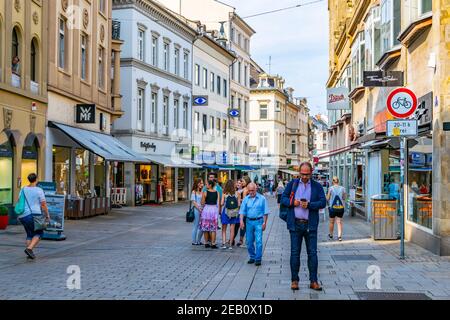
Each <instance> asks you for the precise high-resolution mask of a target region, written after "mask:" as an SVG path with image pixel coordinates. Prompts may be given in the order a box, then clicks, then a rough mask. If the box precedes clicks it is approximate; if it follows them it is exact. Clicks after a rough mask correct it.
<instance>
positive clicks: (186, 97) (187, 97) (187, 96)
mask: <svg viewBox="0 0 450 320" xmlns="http://www.w3.org/2000/svg"><path fill="white" fill-rule="evenodd" d="M183 100H184V101H189V100H191V97H190V96H189V95H188V94H184V95H183Z"/></svg>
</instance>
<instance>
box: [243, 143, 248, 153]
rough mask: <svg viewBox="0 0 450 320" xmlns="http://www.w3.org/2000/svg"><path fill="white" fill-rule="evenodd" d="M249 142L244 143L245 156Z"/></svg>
mask: <svg viewBox="0 0 450 320" xmlns="http://www.w3.org/2000/svg"><path fill="white" fill-rule="evenodd" d="M247 153H248V152H247V141H245V142H244V154H247Z"/></svg>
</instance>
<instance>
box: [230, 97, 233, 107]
mask: <svg viewBox="0 0 450 320" xmlns="http://www.w3.org/2000/svg"><path fill="white" fill-rule="evenodd" d="M230 102H231V107H232V108H234V96H231V101H230Z"/></svg>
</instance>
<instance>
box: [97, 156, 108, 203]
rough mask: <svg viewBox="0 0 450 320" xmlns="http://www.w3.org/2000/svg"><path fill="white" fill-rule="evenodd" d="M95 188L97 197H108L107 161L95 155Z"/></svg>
mask: <svg viewBox="0 0 450 320" xmlns="http://www.w3.org/2000/svg"><path fill="white" fill-rule="evenodd" d="M94 190H95V195H96V196H97V197H106V162H105V159H103V158H102V157H100V156H97V155H94Z"/></svg>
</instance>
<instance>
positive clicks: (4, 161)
mask: <svg viewBox="0 0 450 320" xmlns="http://www.w3.org/2000/svg"><path fill="white" fill-rule="evenodd" d="M13 160H14V158H13V149H12V144H11V141H10V140H8V141H6V142H5V143H3V144H1V145H0V172H1V174H0V205H4V204H12V203H13V163H14V161H13Z"/></svg>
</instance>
